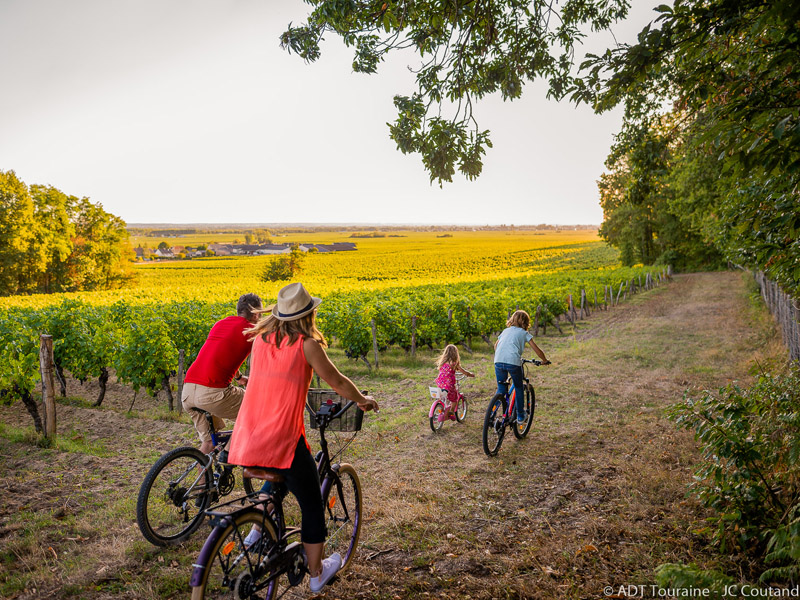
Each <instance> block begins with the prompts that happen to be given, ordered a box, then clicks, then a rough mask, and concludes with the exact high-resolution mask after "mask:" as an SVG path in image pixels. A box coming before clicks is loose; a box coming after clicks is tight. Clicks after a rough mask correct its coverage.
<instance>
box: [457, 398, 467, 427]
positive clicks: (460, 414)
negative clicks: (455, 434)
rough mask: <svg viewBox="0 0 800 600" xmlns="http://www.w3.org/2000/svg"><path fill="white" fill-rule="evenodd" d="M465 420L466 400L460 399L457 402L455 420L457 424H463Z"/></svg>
mask: <svg viewBox="0 0 800 600" xmlns="http://www.w3.org/2000/svg"><path fill="white" fill-rule="evenodd" d="M466 418H467V399H466V398H461V399H460V400H459V401H458V409H457V410H456V419H457V420H458V422H459V423H463V422H464V421H465V420H466Z"/></svg>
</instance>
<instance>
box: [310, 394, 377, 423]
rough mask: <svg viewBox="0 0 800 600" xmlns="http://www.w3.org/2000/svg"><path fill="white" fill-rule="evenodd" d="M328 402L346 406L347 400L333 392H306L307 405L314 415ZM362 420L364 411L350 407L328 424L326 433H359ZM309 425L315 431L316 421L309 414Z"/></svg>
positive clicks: (356, 407)
mask: <svg viewBox="0 0 800 600" xmlns="http://www.w3.org/2000/svg"><path fill="white" fill-rule="evenodd" d="M328 400H332V401H333V402H340V403H341V405H342V406H344V405H345V404H347V402H348V401H347V400H346V399H345V398H342V397H341V396H340V395H339V394H337V393H336V392H334V391H333V390H328V389H321V388H311V389H310V390H308V405H309V406H310V407H311V410H313V411H314V412H315V413H316V412H317V411H318V410H319V407H320V406H321V405H323V404H325V403H326V402H327V401H328ZM363 420H364V411H363V410H361V409H360V408H358V406H351V407H350V408H348V409H347V412H345V413H344V414H343V415H342V416H341V417H338V418H336V419H334V420H333V421H331V422H330V424H329V425H328V431H361V422H362V421H363ZM309 424H310V425H311V428H312V429H317V421H316V419H314V417H313V416H312V415H310V414H309Z"/></svg>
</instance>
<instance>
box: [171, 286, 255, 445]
mask: <svg viewBox="0 0 800 600" xmlns="http://www.w3.org/2000/svg"><path fill="white" fill-rule="evenodd" d="M260 310H261V298H259V297H258V296H257V295H255V294H245V295H243V296H242V297H241V298H239V301H238V302H237V303H236V316H235V317H226V318H224V319H222V320H221V321H217V322H216V323H215V324H214V326H213V327H212V328H211V331H210V332H209V333H208V339H206V341H205V343H204V344H203V347H202V348H200V352H199V353H198V354H197V358H196V359H195V361H194V362H193V363H192V365H191V366H190V367H189V370H188V371H186V378H185V379H184V383H183V394H182V396H181V401H182V402H183V408H184V409H185V410H187V411H188V412H189V414H190V415H191V416H192V421H194V428H195V429H196V430H197V434H198V435H199V436H200V452H202V453H203V454H208V453H209V452H211V449H212V447H213V446H212V443H211V433H210V430H209V427H208V421H206V419H205V416H203V415H202V414H201V413H198V412H197V411H194V410H189V409H192V408H199V409H201V410H205V411H207V412H209V413H211V415H212V416H213V417H214V428H215V429H216V430H217V431H219V430H220V429H222V428H223V427H224V426H225V421H223V419H235V418H236V415H238V414H239V407H240V406H241V405H242V400H243V399H244V387H237V386H235V385H233V383H232V382H233V381H234V376H235V377H236V379H235V380H236V382H237V383H239V384H241V385H242V386H245V385H247V376H245V375H238V371H239V367H241V366H242V363H244V361H245V360H246V359H247V357H248V356H249V355H250V350H251V348H252V347H253V343H252V342H250V341H248V339H247V338H246V337H245V336H244V333H243V332H244V331H245V330H246V329H250V328H251V327H252V326H253V325H254V324H255V323H256V322H257V321H258V312H257V311H260Z"/></svg>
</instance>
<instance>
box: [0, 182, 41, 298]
mask: <svg viewBox="0 0 800 600" xmlns="http://www.w3.org/2000/svg"><path fill="white" fill-rule="evenodd" d="M34 230H35V226H34V219H33V200H31V196H30V192H29V191H28V186H26V185H25V184H24V183H23V182H22V181H20V180H19V179H18V178H17V176H16V174H15V173H14V171H8V172H5V173H4V172H2V171H0V294H15V293H17V292H18V291H19V289H20V283H21V282H20V265H22V264H24V263H25V262H26V257H27V256H28V252H29V250H30V249H31V246H32V244H33V242H34V238H35V234H34Z"/></svg>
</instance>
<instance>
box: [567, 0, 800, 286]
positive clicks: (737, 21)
mask: <svg viewBox="0 0 800 600" xmlns="http://www.w3.org/2000/svg"><path fill="white" fill-rule="evenodd" d="M658 10H659V11H660V13H661V15H660V17H659V18H658V19H657V20H656V21H655V22H654V23H653V24H651V25H650V26H648V27H647V28H645V29H644V30H643V31H642V32H641V33H640V34H639V38H638V43H636V44H634V45H630V46H625V45H623V46H620V47H618V48H616V49H613V50H609V51H607V52H606V53H605V54H603V55H600V56H596V57H591V58H590V59H589V60H588V61H587V62H586V63H585V65H584V67H585V70H584V77H583V79H576V80H575V81H573V85H572V89H571V94H572V97H573V99H575V100H577V101H585V102H591V103H592V104H593V105H594V106H595V108H596V109H597V110H598V111H603V110H607V109H609V108H611V107H613V106H617V105H618V104H623V105H624V106H625V121H624V126H623V130H622V132H621V133H620V135H619V137H618V146H622V147H627V150H628V151H632V149H633V148H634V147H635V145H636V140H637V139H638V136H639V135H640V134H641V132H642V131H646V130H650V129H652V128H654V127H657V126H658V124H659V123H661V122H662V121H663V119H664V115H663V113H664V106H665V105H668V104H671V105H672V107H673V108H672V115H671V117H670V118H671V120H672V130H671V131H670V132H668V133H669V136H670V138H671V144H672V145H673V147H674V148H675V154H676V160H675V163H674V167H673V181H674V182H675V184H676V187H677V188H678V189H681V190H682V191H683V192H684V195H682V196H681V197H680V198H677V199H676V201H675V204H674V206H678V204H680V205H681V210H682V211H683V212H684V213H685V214H687V215H690V216H691V220H692V222H693V223H694V224H695V226H696V227H697V228H698V231H700V232H702V235H704V236H706V238H707V239H708V241H710V242H712V243H713V244H714V245H715V246H716V247H717V248H718V249H720V250H722V251H723V252H724V253H725V255H726V256H727V258H729V259H730V260H732V261H735V262H738V263H740V264H747V265H750V266H753V267H757V268H760V269H763V270H765V271H766V272H767V273H768V274H769V275H771V276H772V277H773V278H775V279H776V280H778V281H779V282H780V283H781V284H782V285H783V286H784V288H785V289H786V290H787V291H790V292H792V293H794V294H795V295H800V286H799V285H798V282H800V235H799V234H800V94H798V90H800V27H798V22H800V3H798V2H796V1H795V0H778V1H775V0H772V1H770V0H676V2H675V4H674V6H673V7H669V6H666V5H664V6H661V7H659V9H658Z"/></svg>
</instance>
